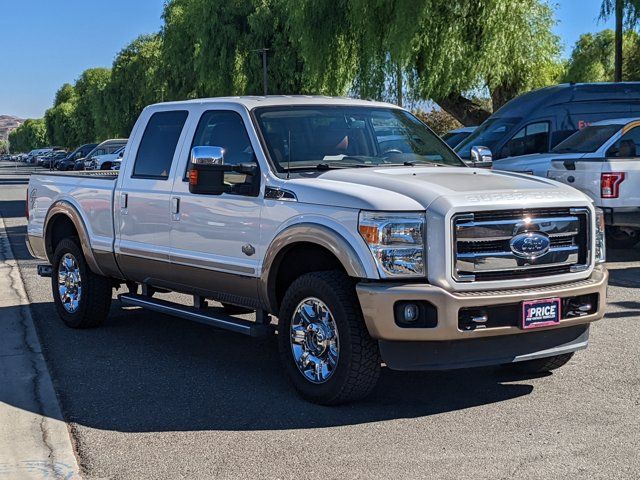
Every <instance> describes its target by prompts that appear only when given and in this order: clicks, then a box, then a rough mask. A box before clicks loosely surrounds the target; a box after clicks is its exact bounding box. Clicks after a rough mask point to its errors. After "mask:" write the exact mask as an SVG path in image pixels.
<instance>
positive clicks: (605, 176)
mask: <svg viewBox="0 0 640 480" xmlns="http://www.w3.org/2000/svg"><path fill="white" fill-rule="evenodd" d="M565 144H566V147H565V149H564V150H563V151H561V152H560V153H561V155H556V156H551V157H550V158H549V167H548V172H547V176H548V177H549V178H552V179H554V180H557V181H559V182H562V183H566V184H567V185H570V186H572V187H574V188H577V189H578V190H580V191H582V192H584V193H586V194H587V195H588V196H589V197H591V198H592V199H593V201H594V203H595V205H596V206H598V207H600V208H601V209H602V210H603V211H604V214H605V224H606V226H607V242H608V244H609V245H610V246H611V247H612V248H631V247H633V246H634V245H636V244H637V243H638V242H640V118H623V119H615V120H603V121H600V122H597V123H594V124H592V125H591V126H589V127H587V128H585V129H584V130H581V131H580V132H577V133H575V134H573V135H572V136H571V137H569V138H568V139H567V140H565V141H564V142H563V143H561V144H560V145H558V147H561V146H562V145H565ZM556 148H557V147H556ZM522 158H524V157H522ZM507 160H508V159H507Z"/></svg>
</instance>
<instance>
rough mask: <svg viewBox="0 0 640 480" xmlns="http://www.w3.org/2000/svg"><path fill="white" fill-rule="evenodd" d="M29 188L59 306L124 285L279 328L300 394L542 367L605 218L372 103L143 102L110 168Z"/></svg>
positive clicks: (588, 305)
mask: <svg viewBox="0 0 640 480" xmlns="http://www.w3.org/2000/svg"><path fill="white" fill-rule="evenodd" d="M27 195H28V199H27V206H28V218H29V223H28V243H29V248H30V251H31V252H32V254H33V255H34V256H36V257H38V258H42V259H46V260H47V261H48V263H47V264H42V265H40V266H39V272H40V274H41V275H42V276H51V286H52V290H53V298H54V302H55V306H56V309H57V312H58V314H59V315H60V317H61V318H62V320H63V322H64V323H65V324H67V325H68V326H70V327H73V328H84V327H94V326H97V325H99V324H101V323H102V322H103V321H104V320H105V318H106V317H107V314H108V311H109V307H110V304H111V301H112V295H113V289H114V288H117V287H121V286H126V287H127V289H128V290H127V292H128V293H121V294H120V295H119V299H120V301H121V302H122V303H123V304H127V305H136V306H139V307H144V308H147V309H150V310H153V311H157V312H164V313H167V314H171V315H176V316H179V317H183V318H187V319H191V320H195V321H199V322H204V323H207V324H210V325H214V326H217V327H220V328H226V329H229V330H233V331H236V332H239V333H245V334H248V335H254V336H256V335H268V334H272V333H275V332H277V334H278V335H277V339H278V344H279V350H280V354H281V359H282V363H283V368H284V369H285V370H286V372H287V374H288V376H289V377H290V379H291V381H292V383H293V385H294V386H295V387H296V389H297V390H298V391H299V392H300V393H301V395H302V396H303V397H304V398H306V399H308V400H311V401H314V402H317V403H322V404H338V403H342V402H347V401H352V400H354V399H358V398H362V397H363V396H365V395H366V394H368V393H369V392H370V391H371V390H372V388H373V387H374V386H375V384H376V381H377V379H378V376H379V372H380V369H381V367H382V365H383V364H386V366H387V367H388V368H390V369H397V370H426V369H453V368H463V367H473V366H480V365H505V366H507V367H509V368H515V369H517V370H519V371H522V372H540V371H548V370H551V369H554V368H557V367H559V366H561V365H563V364H565V363H566V362H567V361H568V360H569V359H570V358H571V356H572V355H573V353H574V352H575V351H577V350H579V349H582V348H585V347H586V346H587V344H588V337H589V324H590V322H593V321H594V320H598V319H600V318H602V317H603V314H604V307H605V291H606V284H607V272H606V270H605V269H604V267H603V265H602V263H603V261H604V227H603V220H602V215H601V214H600V212H598V211H597V210H596V209H595V208H594V207H593V205H592V201H591V200H590V199H589V198H588V197H587V196H585V195H584V194H582V193H581V192H579V191H577V190H575V189H573V188H570V187H568V186H565V185H562V184H560V183H557V182H554V181H552V180H549V179H543V178H534V177H531V176H528V175H522V174H517V173H510V172H491V171H488V170H484V169H477V168H470V167H468V166H466V165H465V164H464V163H463V162H462V161H461V160H460V158H459V157H458V156H456V154H455V153H454V152H453V151H452V150H451V149H450V148H449V147H447V146H446V144H445V143H444V142H443V141H441V140H440V139H439V138H438V137H437V136H436V135H435V134H434V133H433V132H432V131H431V130H429V129H428V128H427V127H426V126H425V125H424V124H423V123H421V122H420V121H419V120H418V119H417V118H416V117H414V116H413V115H412V114H410V113H409V112H407V111H405V110H403V109H401V108H398V107H395V106H393V105H388V104H385V103H375V102H369V101H359V100H349V99H334V98H327V97H277V96H274V97H244V98H218V99H207V100H192V101H185V102H175V103H163V104H157V105H152V106H149V107H147V108H146V109H145V110H144V111H143V112H142V114H141V115H140V118H139V119H138V121H137V123H136V124H135V126H134V128H133V131H132V133H131V137H130V140H129V142H128V143H127V146H126V150H125V152H124V157H123V160H122V167H121V169H120V171H119V172H95V173H94V172H76V173H73V174H68V173H42V174H37V175H33V176H32V177H31V180H30V183H29V187H28V191H27ZM168 291H171V292H180V293H184V294H188V295H192V296H193V305H192V306H191V305H183V304H179V303H173V302H169V301H167V300H166V298H165V299H163V298H159V297H158V296H157V294H158V293H159V292H168ZM208 300H215V301H218V302H221V303H222V305H223V306H224V309H225V310H226V311H223V312H221V309H220V308H211V307H210V306H209V305H208V303H207V301H208ZM247 311H255V320H246V319H245V318H246V317H245V318H239V317H238V315H237V314H238V313H242V312H244V313H246V312H247ZM271 315H273V316H276V317H277V318H278V322H277V325H276V324H275V322H272V317H271Z"/></svg>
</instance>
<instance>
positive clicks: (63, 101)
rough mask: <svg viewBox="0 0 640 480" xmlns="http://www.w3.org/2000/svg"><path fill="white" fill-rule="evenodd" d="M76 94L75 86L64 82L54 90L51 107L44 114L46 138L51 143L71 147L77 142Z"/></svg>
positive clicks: (78, 136)
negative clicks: (54, 94)
mask: <svg viewBox="0 0 640 480" xmlns="http://www.w3.org/2000/svg"><path fill="white" fill-rule="evenodd" d="M77 105H78V94H77V91H76V88H75V87H74V86H72V85H70V84H68V83H65V84H64V85H62V87H60V89H59V90H58V91H57V92H56V96H55V100H54V102H53V107H51V108H50V109H49V110H47V111H46V112H45V114H44V124H45V126H46V130H47V138H48V139H49V140H50V141H51V142H52V143H53V145H56V146H61V147H73V146H75V145H77V143H78V142H79V140H78V139H79V138H80V135H79V133H78V122H77V118H76V109H77Z"/></svg>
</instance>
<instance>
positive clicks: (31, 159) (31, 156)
mask: <svg viewBox="0 0 640 480" xmlns="http://www.w3.org/2000/svg"><path fill="white" fill-rule="evenodd" d="M51 151H53V148H38V149H35V150H31V151H30V152H29V153H28V154H27V163H29V164H35V163H36V162H37V159H38V156H40V155H44V154H46V153H49V152H51Z"/></svg>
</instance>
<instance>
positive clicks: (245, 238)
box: [171, 109, 263, 304]
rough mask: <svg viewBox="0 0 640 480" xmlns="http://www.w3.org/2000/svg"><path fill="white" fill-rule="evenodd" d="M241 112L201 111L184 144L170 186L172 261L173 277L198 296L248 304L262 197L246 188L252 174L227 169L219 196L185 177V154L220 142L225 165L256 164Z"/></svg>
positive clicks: (253, 295)
mask: <svg viewBox="0 0 640 480" xmlns="http://www.w3.org/2000/svg"><path fill="white" fill-rule="evenodd" d="M241 113H242V112H238V111H234V110H232V109H229V110H224V109H215V110H206V111H202V112H201V114H200V118H199V120H198V123H197V127H196V128H195V131H194V132H193V134H192V135H189V137H190V138H188V140H187V142H186V143H185V148H184V150H183V152H182V161H181V162H180V165H181V168H182V172H181V174H180V175H177V176H176V178H175V181H174V186H173V195H172V202H173V228H172V230H171V262H172V263H173V264H174V266H175V268H174V273H175V277H174V279H175V280H176V281H177V282H179V283H182V284H184V285H191V286H194V287H196V290H197V291H199V292H200V293H201V294H202V295H206V296H211V297H214V298H217V299H220V300H227V301H230V302H232V303H243V304H247V303H251V302H255V300H256V299H257V293H256V292H257V277H258V266H259V260H258V259H259V258H261V256H262V252H261V251H260V213H261V208H262V203H263V201H262V198H261V197H260V196H257V192H251V193H250V192H247V190H248V189H247V188H246V186H247V183H248V182H250V181H251V179H250V178H248V177H247V176H245V175H239V174H234V173H231V174H226V175H225V182H226V183H227V184H231V185H233V187H234V189H235V190H234V191H233V192H231V193H224V194H222V195H195V194H191V193H190V192H189V184H188V182H187V168H188V159H189V155H190V151H191V149H192V148H193V147H196V146H218V147H222V148H223V149H224V163H225V164H227V165H229V164H239V163H257V161H256V157H255V154H254V152H255V150H254V148H255V147H254V146H253V145H252V143H251V140H250V138H249V135H248V133H247V129H246V127H245V123H244V120H243V118H242V115H241ZM258 177H259V176H258Z"/></svg>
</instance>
